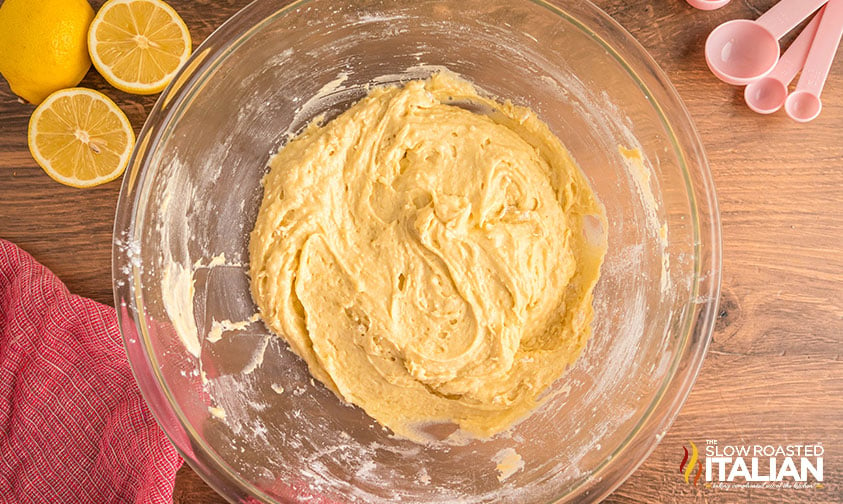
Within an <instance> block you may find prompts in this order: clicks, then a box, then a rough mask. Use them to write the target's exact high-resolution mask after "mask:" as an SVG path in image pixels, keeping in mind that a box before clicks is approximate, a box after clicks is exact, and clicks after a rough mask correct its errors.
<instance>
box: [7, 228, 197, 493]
mask: <svg viewBox="0 0 843 504" xmlns="http://www.w3.org/2000/svg"><path fill="white" fill-rule="evenodd" d="M181 463H182V461H181V458H180V457H179V456H178V454H177V453H176V450H175V448H174V447H173V445H172V444H170V442H169V441H168V440H167V438H166V437H165V436H164V433H163V432H162V431H161V429H160V428H159V427H158V424H156V423H155V420H154V419H153V418H152V415H151V414H150V413H149V410H148V409H147V407H146V405H145V404H144V402H143V398H142V397H141V394H140V391H139V390H138V387H137V385H136V384H135V381H134V378H133V377H132V372H131V369H130V368H129V362H128V360H127V359H126V353H125V351H124V350H123V345H122V342H121V339H120V332H119V330H118V327H117V316H116V314H115V310H114V308H111V307H108V306H104V305H101V304H99V303H96V302H94V301H92V300H90V299H85V298H82V297H79V296H74V295H71V294H70V293H69V292H68V290H67V288H66V287H65V286H64V284H63V283H62V282H61V281H60V280H59V279H58V278H56V276H55V275H53V274H52V273H51V272H50V271H49V270H48V269H47V268H45V267H44V266H42V265H41V264H39V263H38V262H36V261H35V260H34V259H33V258H32V256H30V255H29V254H27V253H26V252H24V251H23V250H21V249H20V248H18V247H17V246H15V245H13V244H12V243H10V242H8V241H5V240H2V239H0V503H2V504H11V503H16V504H17V503H45V504H46V503H49V504H63V503H76V502H79V503H86V504H88V503H105V502H108V503H123V502H136V503H165V502H166V503H168V504H169V503H172V502H173V496H172V495H173V483H174V481H175V476H176V471H177V470H178V468H179V466H181Z"/></svg>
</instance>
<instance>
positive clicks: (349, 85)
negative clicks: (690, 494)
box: [114, 0, 720, 504]
mask: <svg viewBox="0 0 843 504" xmlns="http://www.w3.org/2000/svg"><path fill="white" fill-rule="evenodd" d="M443 67H444V68H447V69H449V70H450V71H452V72H455V73H457V74H459V75H461V76H463V77H464V78H466V79H468V80H470V81H471V82H473V83H475V84H476V85H477V86H479V87H480V88H481V89H482V90H484V91H485V92H486V93H489V94H491V95H494V96H498V97H501V98H505V99H510V100H512V101H513V102H514V103H516V104H519V105H524V106H528V107H530V108H532V109H533V110H534V111H536V112H537V113H538V115H539V116H540V117H541V118H542V119H543V120H544V121H545V122H547V124H548V125H549V126H550V128H551V129H552V130H553V131H554V132H555V133H556V134H557V135H558V136H559V138H561V139H562V141H563V142H564V143H565V144H566V145H567V147H568V149H569V150H570V152H571V153H572V154H573V156H574V158H575V159H576V160H577V161H578V163H579V164H580V166H581V167H582V170H583V171H584V173H585V175H586V177H587V179H588V180H589V182H590V183H591V185H592V187H593V188H594V190H595V191H596V193H597V195H598V196H599V198H600V200H601V201H602V202H603V204H604V205H605V207H606V213H607V217H608V229H607V230H605V232H606V234H607V236H608V244H609V247H608V253H607V255H606V260H605V263H604V265H603V268H602V277H601V280H600V282H599V284H598V287H597V290H596V294H595V295H596V297H595V301H594V303H595V310H596V316H595V319H594V324H593V328H594V334H593V337H592V339H591V340H590V341H589V343H588V345H587V347H586V350H585V351H584V352H583V354H582V356H581V357H580V359H579V360H578V361H577V362H576V364H575V365H574V366H572V367H571V369H570V370H569V371H568V372H567V374H566V375H565V376H564V377H563V378H562V379H560V380H559V381H558V382H557V383H556V384H555V386H554V389H555V394H553V395H552V396H551V399H549V400H548V401H547V402H546V403H545V404H544V405H543V406H542V407H540V408H539V409H538V410H537V411H536V412H535V413H533V414H532V415H531V416H529V417H528V418H527V419H526V420H524V421H523V422H521V423H520V424H518V425H517V426H515V427H514V428H512V429H511V430H510V431H508V432H506V433H504V434H502V435H498V436H496V437H495V438H493V439H489V440H472V439H462V441H461V442H457V441H455V440H454V439H452V438H451V439H449V440H446V441H442V442H436V443H431V444H428V445H421V444H416V443H414V442H411V441H408V440H404V439H399V438H395V437H394V436H392V435H391V434H390V433H389V432H388V431H386V430H385V429H383V428H381V427H380V426H378V425H377V424H376V423H375V422H374V421H373V420H372V419H370V418H369V417H368V416H367V415H366V414H365V413H363V412H362V411H361V410H359V409H357V408H354V407H351V406H347V405H344V404H342V403H341V402H340V401H339V400H338V399H337V398H336V397H335V396H334V394H332V393H331V392H330V391H328V390H327V389H326V388H325V387H324V386H322V385H321V384H320V383H318V382H316V383H315V382H314V381H313V380H312V379H311V378H310V375H309V373H308V371H307V369H306V367H305V365H304V364H303V362H302V361H301V360H300V359H298V358H297V357H296V356H295V355H293V354H292V353H291V352H290V351H289V350H288V349H287V347H286V344H285V343H284V342H283V341H282V340H280V339H279V338H277V337H274V336H272V335H270V334H269V333H268V332H267V330H266V329H265V328H264V327H263V325H262V324H261V323H260V322H259V321H258V322H252V321H253V320H254V319H253V318H251V317H252V315H253V314H254V311H255V307H254V306H253V304H252V301H251V297H250V294H249V282H248V277H247V274H246V272H247V266H246V265H247V262H248V254H247V248H246V247H247V239H248V233H249V231H250V230H251V228H252V225H253V222H254V219H255V216H256V212H257V209H258V205H259V203H260V200H261V196H262V189H261V185H260V180H261V177H262V176H263V174H264V173H265V171H266V168H265V167H266V165H267V161H268V159H269V157H270V155H271V154H272V153H273V152H275V151H276V150H277V149H278V148H279V146H281V145H282V144H283V143H284V142H285V141H286V139H287V138H288V136H287V135H288V134H289V133H294V132H296V131H298V130H300V129H301V128H302V127H303V125H305V124H306V123H307V122H309V121H310V120H311V119H312V118H313V117H315V116H317V115H319V114H326V116H327V117H329V118H330V117H332V116H335V115H336V114H338V113H339V112H341V111H342V110H344V109H345V108H346V107H348V106H349V104H350V103H353V102H354V101H355V100H357V99H359V98H361V97H362V96H364V95H365V93H366V90H367V87H368V86H370V85H373V84H389V83H396V82H400V81H405V80H408V79H412V78H423V77H426V76H427V75H430V74H431V73H433V72H435V71H437V70H438V69H441V68H443ZM114 239H115V244H114V292H115V302H116V306H117V309H118V312H119V315H120V324H121V329H122V331H123V336H124V340H125V344H126V349H127V352H128V356H129V359H130V361H131V363H132V367H133V369H134V372H135V376H136V378H137V380H138V383H139V384H140V387H141V390H142V391H143V394H144V396H145V398H146V400H147V402H148V403H149V406H150V408H151V410H152V411H153V413H154V414H155V416H156V418H157V419H158V421H159V423H160V424H161V426H162V427H163V429H164V431H165V432H166V433H167V434H168V436H169V437H170V439H171V440H172V442H173V444H175V446H176V447H177V448H178V450H179V451H180V452H181V453H182V454H183V456H184V458H185V460H186V461H187V463H188V464H190V465H191V466H192V467H193V469H194V470H195V471H196V472H197V473H199V474H200V475H201V476H202V477H203V478H204V479H205V480H206V481H207V482H208V483H209V484H211V485H212V486H213V487H214V488H215V489H217V490H218V491H219V492H220V493H221V494H223V495H225V496H226V497H227V498H229V499H230V500H232V502H256V501H266V502H295V501H308V502H395V501H398V500H399V499H400V500H401V501H404V502H430V503H432V502H443V501H447V502H454V501H458V502H466V503H469V502H471V503H474V502H512V503H519V504H523V503H531V502H549V501H555V500H560V501H565V502H567V501H590V500H597V499H600V498H602V497H603V496H605V495H607V494H608V493H609V492H611V491H612V490H613V489H614V488H616V487H617V486H618V485H619V484H620V483H621V482H622V481H623V480H624V479H625V478H626V477H627V476H629V475H630V474H631V473H632V472H633V471H634V470H635V469H636V468H637V467H638V465H639V464H640V463H641V462H642V461H643V460H644V458H645V457H646V456H647V455H648V454H649V452H650V451H651V450H652V449H653V448H654V447H655V445H656V444H657V443H658V441H659V440H660V439H661V438H662V436H663V435H664V434H665V431H666V430H667V428H668V427H669V425H670V424H671V422H672V420H673V419H674V417H675V416H676V414H677V412H678V411H679V408H680V407H681V405H682V403H683V401H684V400H685V398H686V396H687V395H688V392H689V390H690V388H691V386H692V384H693V382H694V380H695V378H696V375H697V373H698V371H699V369H700V366H701V364H702V361H703V357H704V355H705V352H706V348H707V345H708V342H709V339H710V335H711V331H712V326H713V322H714V316H715V311H716V305H717V299H718V291H719V285H720V226H719V220H718V213H717V205H716V200H715V194H714V189H713V186H712V182H711V177H710V173H709V170H708V166H707V162H706V159H705V155H704V153H703V149H702V146H701V145H700V140H699V137H698V136H697V133H696V131H695V129H694V126H693V124H692V122H691V120H690V118H689V117H688V113H687V111H686V110H685V108H684V107H683V105H682V102H681V101H680V99H679V97H678V96H677V94H676V91H675V90H674V89H673V87H672V86H671V85H670V83H669V82H668V80H667V78H666V77H665V75H664V74H663V73H662V72H661V71H660V70H659V68H658V67H657V65H656V64H655V63H654V62H653V60H652V59H651V58H650V57H649V56H648V55H647V54H646V53H645V51H644V50H643V48H642V47H641V46H640V45H639V44H637V43H636V42H635V40H633V38H632V37H631V36H630V35H629V34H628V33H626V32H625V31H624V30H623V29H622V28H621V27H620V26H619V25H618V24H616V23H615V22H614V21H612V20H611V19H610V18H609V17H608V16H606V15H605V14H604V13H602V12H601V11H600V10H598V9H597V8H596V7H594V6H593V5H591V4H589V3H587V2H582V1H580V0H576V1H568V2H561V1H559V2H552V3H548V2H544V1H540V0H536V1H527V0H445V1H439V0H437V1H431V0H389V1H380V0H362V1H361V0H345V1H343V0H310V1H299V2H295V3H292V4H289V5H286V6H283V7H282V6H280V5H279V2H277V1H276V0H258V1H257V2H255V3H253V4H251V5H249V6H248V7H246V8H245V9H244V10H243V11H241V12H240V13H239V14H237V15H236V16H234V17H233V18H232V19H231V20H230V21H228V22H227V23H225V24H224V25H223V26H222V27H221V28H220V29H218V30H217V31H216V32H215V33H214V34H213V35H211V36H210V37H209V38H208V40H207V41H206V42H205V43H204V44H202V45H201V46H200V47H199V48H198V49H197V50H196V52H195V54H194V55H193V57H192V58H191V60H190V61H189V63H188V64H187V65H186V66H185V67H184V69H183V70H182V71H181V73H180V74H179V75H178V77H177V78H176V80H175V81H174V83H173V84H172V85H171V86H170V87H169V88H168V89H167V90H166V91H165V92H164V93H163V94H162V96H161V97H160V99H159V100H158V103H157V104H156V106H155V108H154V109H153V110H152V113H151V114H150V116H149V120H148V121H147V123H146V125H145V126H144V128H143V131H142V132H141V134H140V136H139V137H138V143H137V147H136V149H135V153H134V156H133V157H132V160H131V163H130V166H129V169H128V170H127V173H126V176H125V179H124V183H123V189H122V193H121V195H120V201H119V204H118V209H117V219H116V224H115V235H114ZM499 462H500V463H501V465H500V467H499V464H498V463H499Z"/></svg>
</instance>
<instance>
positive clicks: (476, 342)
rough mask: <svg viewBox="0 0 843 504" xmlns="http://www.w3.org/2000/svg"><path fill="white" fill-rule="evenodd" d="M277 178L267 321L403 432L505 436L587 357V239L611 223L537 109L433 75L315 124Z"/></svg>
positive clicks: (257, 267) (266, 218)
mask: <svg viewBox="0 0 843 504" xmlns="http://www.w3.org/2000/svg"><path fill="white" fill-rule="evenodd" d="M465 103H469V104H471V107H470V108H479V109H482V110H488V113H485V114H480V113H476V112H474V111H472V110H468V109H467V108H469V107H460V106H456V105H455V104H465ZM270 166H271V171H270V172H269V174H268V175H267V177H266V179H265V181H264V184H265V192H264V196H263V202H262V205H261V208H260V211H259V214H258V218H257V222H256V224H255V228H254V230H253V231H252V234H251V241H250V247H249V251H250V258H251V270H250V273H251V279H252V294H253V297H254V299H255V301H256V303H257V305H258V307H259V309H260V313H261V314H262V317H263V319H264V321H265V322H266V323H267V325H268V326H269V327H270V328H271V329H272V330H273V331H274V332H276V333H277V334H279V335H281V336H283V337H284V339H286V340H287V341H288V342H289V344H290V346H291V347H292V349H293V350H294V351H295V352H296V353H297V354H298V355H299V356H301V357H303V358H304V359H305V360H306V361H307V363H308V366H309V369H310V371H311V373H312V375H313V376H314V377H315V378H317V379H319V380H320V381H321V382H322V383H324V384H325V385H327V386H328V387H329V388H331V390H333V391H334V392H335V393H337V394H338V395H339V396H340V397H341V398H343V399H344V400H346V401H347V402H350V403H353V404H356V405H358V406H360V407H362V408H363V409H364V410H365V411H366V412H367V413H368V414H369V415H371V416H372V417H374V418H375V419H376V420H378V421H379V422H380V423H381V424H382V425H385V426H387V427H389V428H391V429H392V430H393V431H394V432H395V433H397V434H400V435H403V436H406V437H410V438H419V437H421V436H420V435H419V427H422V426H424V425H425V424H428V423H430V422H452V423H454V424H457V425H458V426H459V427H460V428H461V429H462V430H463V431H465V432H468V433H471V434H474V435H478V436H490V435H494V434H496V433H499V432H501V431H502V430H505V429H506V428H507V427H509V426H510V425H512V423H513V422H514V421H516V420H518V419H519V418H521V417H523V416H524V415H525V414H526V413H528V412H529V411H530V410H532V409H533V408H534V407H535V406H536V405H537V404H538V402H539V401H538V398H539V396H540V395H541V394H542V392H544V391H545V390H546V389H547V387H548V386H549V385H550V384H551V383H552V382H553V381H555V380H556V379H557V378H559V377H560V376H561V375H562V374H563V372H564V371H565V369H566V366H567V365H568V364H570V363H573V362H574V360H575V359H576V358H577V356H578V355H579V353H580V351H581V350H582V348H583V346H584V345H585V342H586V340H587V339H588V336H589V334H590V331H591V329H590V322H591V319H592V315H593V310H592V291H593V289H594V286H595V284H596V282H597V279H598V276H599V270H600V264H601V262H602V260H603V256H604V253H605V240H602V239H601V240H598V241H597V242H596V243H595V242H593V241H589V234H588V233H587V230H586V229H585V227H586V225H587V224H588V223H589V222H591V223H592V225H601V224H602V225H603V227H604V228H605V224H604V222H605V217H604V213H603V210H602V207H601V205H600V204H599V203H598V201H597V200H596V198H595V196H594V194H593V192H592V190H591V188H590V187H589V185H588V183H587V182H586V181H585V179H584V177H583V176H582V174H581V173H580V171H579V168H578V167H577V166H576V164H575V163H574V162H573V160H572V159H571V157H570V156H569V154H568V152H567V151H566V150H565V148H564V146H563V145H562V143H561V142H560V141H559V139H558V138H557V137H556V136H555V135H553V133H551V131H550V130H549V129H548V127H547V126H546V125H545V124H544V123H543V122H541V121H540V120H539V119H538V118H537V117H536V115H535V114H534V113H533V112H532V111H530V110H529V109H526V108H523V107H516V106H513V105H512V104H510V103H503V104H501V103H498V102H496V101H494V100H491V99H488V98H485V97H482V96H480V95H478V93H477V92H476V90H475V89H474V87H473V86H472V85H471V84H470V83H468V82H466V81H463V80H461V79H459V78H457V77H455V76H452V75H449V74H447V73H439V74H435V75H433V76H432V77H431V78H429V79H427V80H426V81H420V80H418V81H412V82H409V83H407V84H406V85H405V86H403V87H397V86H391V87H385V88H383V87H382V88H374V89H373V90H372V91H371V92H370V93H369V95H368V96H367V97H366V98H364V99H363V100H361V101H360V102H358V103H357V104H355V105H354V106H352V107H351V108H350V109H349V110H347V111H346V112H344V113H343V114H341V115H340V116H339V117H337V118H335V119H333V120H332V121H330V122H328V123H327V124H325V125H320V124H319V122H318V121H314V122H312V123H311V124H310V125H309V126H308V127H307V128H306V129H305V131H304V132H303V133H302V134H301V135H300V136H298V137H297V138H295V139H293V140H292V141H290V142H289V143H288V144H287V145H285V146H284V147H283V148H282V149H281V150H280V151H279V152H278V154H277V155H276V156H274V157H273V159H272V160H271V162H270ZM600 236H602V234H600Z"/></svg>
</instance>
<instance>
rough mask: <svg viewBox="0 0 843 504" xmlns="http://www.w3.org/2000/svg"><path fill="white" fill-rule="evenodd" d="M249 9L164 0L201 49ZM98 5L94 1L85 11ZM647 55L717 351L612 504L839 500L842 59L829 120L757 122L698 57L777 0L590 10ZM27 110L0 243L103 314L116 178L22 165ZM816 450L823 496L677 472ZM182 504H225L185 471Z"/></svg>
mask: <svg viewBox="0 0 843 504" xmlns="http://www.w3.org/2000/svg"><path fill="white" fill-rule="evenodd" d="M248 1H249V0H216V1H214V0H170V3H171V4H172V5H173V6H174V7H175V8H176V10H178V11H179V12H180V13H181V14H182V16H183V17H184V19H185V21H186V22H187V24H188V26H189V28H190V31H191V33H192V35H193V39H194V43H195V45H198V44H199V43H200V42H201V41H202V40H204V38H205V37H207V36H208V35H209V34H210V33H211V31H212V30H213V29H214V28H215V27H217V26H218V25H219V24H220V23H222V22H223V21H224V20H225V19H227V18H228V17H229V16H230V15H232V14H234V13H235V12H236V11H237V10H238V9H240V8H242V7H244V6H245V5H246V4H247V3H248ZM92 3H93V4H94V7H95V8H97V7H99V6H100V5H101V3H102V1H101V0H94V1H93V2H92ZM596 3H597V4H598V5H599V6H600V7H602V8H603V9H605V10H606V11H607V12H608V13H609V14H611V15H612V16H613V17H614V18H615V19H616V20H617V21H618V22H620V23H621V24H622V25H623V26H625V27H626V28H627V29H628V30H629V31H630V32H631V33H632V34H633V35H635V36H636V37H637V38H638V40H640V41H641V43H642V44H643V45H644V46H645V47H646V48H647V49H648V50H649V51H650V52H651V54H652V55H653V56H654V58H655V59H656V61H658V62H659V63H660V64H661V66H662V67H663V68H664V70H665V71H666V72H667V74H668V75H669V76H670V78H671V79H672V80H673V83H674V84H675V86H676V88H677V89H678V90H679V93H680V94H681V95H682V97H683V98H684V99H685V103H686V104H687V106H688V108H689V110H690V112H691V115H692V116H693V117H694V119H695V120H696V123H697V126H698V128H699V130H700V133H701V135H702V138H703V141H704V143H705V146H706V149H707V152H708V156H709V159H710V161H711V169H712V172H713V176H714V181H715V184H716V186H717V192H718V196H719V202H720V209H721V214H722V221H723V223H722V225H723V246H724V250H723V291H722V297H721V300H720V312H719V317H718V322H717V326H716V331H715V334H714V341H713V342H712V344H711V349H710V350H709V353H708V357H707V358H706V361H705V364H704V366H703V369H702V373H701V375H700V377H699V380H698V381H697V383H696V386H695V387H694V389H693V392H692V393H691V396H690V398H689V399H688V402H687V403H686V404H685V406H684V408H683V409H682V412H681V414H680V415H679V417H678V419H677V420H676V422H675V423H674V425H673V427H672V428H671V429H670V431H669V432H668V434H667V435H666V436H665V438H664V439H663V441H662V442H661V444H660V445H659V446H658V447H657V448H656V450H655V451H654V452H653V454H652V455H651V456H650V457H649V459H648V460H647V461H646V462H644V464H643V465H642V466H641V467H640V468H639V469H638V470H637V471H636V472H635V473H634V474H633V475H632V476H631V477H630V478H629V479H628V480H627V481H626V483H624V484H623V485H622V486H621V487H620V488H619V489H618V490H617V491H616V492H615V493H614V494H613V495H612V496H611V497H609V499H608V502H613V503H628V502H713V503H720V502H723V503H725V502H742V501H749V500H752V501H754V502H843V362H841V352H842V351H843V252H841V250H843V221H841V219H842V218H843V131H841V130H843V61H841V60H843V58H840V57H838V59H837V64H836V66H835V67H834V68H833V70H832V74H831V76H830V78H829V80H828V85H827V88H826V93H825V95H824V96H823V99H824V104H823V105H824V107H823V113H822V115H821V116H820V117H819V119H817V120H816V121H814V122H813V123H811V124H808V125H799V124H796V123H794V122H792V121H790V120H789V119H787V118H786V117H785V116H784V115H783V114H782V113H778V114H776V115H773V116H769V117H767V116H759V115H755V114H753V113H751V112H750V111H749V110H748V109H747V108H746V106H745V105H744V104H743V101H742V96H743V95H742V92H741V91H740V90H739V89H737V88H733V87H730V86H727V85H725V84H722V83H720V82H719V81H717V80H715V79H714V78H713V77H712V75H711V74H710V73H709V72H708V70H707V69H706V66H705V63H704V61H703V55H702V45H703V42H704V39H705V37H706V35H707V34H708V33H709V31H710V30H711V29H712V28H713V27H714V26H715V25H717V24H719V23H720V22H722V21H724V20H727V19H731V18H739V17H756V16H757V15H759V14H760V13H762V12H763V11H764V10H766V9H767V8H769V7H770V6H771V5H772V4H773V3H774V0H735V1H734V2H732V4H730V5H728V6H727V7H725V8H723V9H721V10H719V11H713V12H702V11H696V10H694V9H691V8H690V7H688V6H687V4H686V3H685V2H683V1H681V0H657V1H652V2H642V1H639V0H598V1H597V2H596ZM82 85H83V86H87V87H92V88H95V89H99V90H101V91H103V92H104V93H106V94H107V95H109V96H110V97H112V98H113V99H115V100H116V102H117V103H118V104H119V105H120V106H121V107H122V108H123V110H124V111H125V112H126V113H127V114H128V116H129V119H130V120H131V122H132V124H133V125H134V126H135V129H136V130H139V129H140V127H141V125H142V124H143V121H144V119H145V118H146V115H147V113H148V112H149V110H150V109H151V107H152V105H153V103H154V101H155V99H156V97H155V96H152V97H139V96H132V95H128V94H125V93H122V92H119V91H117V90H115V89H113V88H111V87H109V86H108V85H106V83H105V82H104V80H103V79H102V78H101V77H100V76H99V75H97V74H96V73H95V72H94V71H93V70H92V71H91V72H90V73H89V74H88V76H87V77H86V78H85V80H84V81H83V82H82ZM32 110H33V107H32V106H30V105H24V104H21V103H19V102H18V101H17V100H16V98H15V96H13V95H12V93H11V92H10V91H9V88H8V86H7V85H6V83H5V82H2V83H0V237H2V238H5V239H8V240H11V241H13V242H15V243H17V244H18V245H20V246H21V247H23V248H24V249H25V250H27V251H29V252H30V253H31V254H32V255H33V256H35V258H36V259H38V260H39V261H41V262H42V263H44V264H45V265H46V266H48V267H49V268H51V269H52V270H53V271H54V272H55V273H56V274H57V275H58V276H59V277H60V278H61V279H62V280H64V281H65V282H66V283H67V285H68V287H69V288H70V289H71V290H72V291H74V292H75V293H78V294H81V295H83V296H87V297H90V298H93V299H95V300H97V301H100V302H102V303H108V304H112V303H113V301H112V292H111V278H110V257H111V229H112V221H113V217H114V208H115V204H116V201H117V195H118V192H119V190H120V182H119V181H115V182H111V183H109V184H106V185H104V186H101V187H99V188H95V189H89V190H77V189H72V188H69V187H64V186H62V185H59V184H58V183H55V182H53V181H52V180H51V179H50V178H48V177H47V176H46V175H45V174H44V173H43V172H42V171H41V169H39V168H38V167H37V166H36V164H35V162H34V161H33V160H32V159H31V158H30V155H29V152H28V150H27V146H26V128H27V121H28V118H29V115H30V113H31V112H32ZM712 439H714V440H718V441H719V442H720V443H721V444H743V443H748V444H755V443H759V444H788V443H822V444H823V446H824V448H825V465H824V476H825V478H824V479H825V482H824V488H810V489H780V490H757V489H754V490H753V489H742V490H731V491H727V490H720V489H715V488H707V489H701V488H695V487H693V486H691V485H687V484H685V483H684V481H682V480H681V478H680V476H679V474H678V465H679V463H680V461H681V456H682V454H683V450H682V447H683V445H686V444H687V442H688V441H695V442H697V443H705V440H712ZM173 499H174V501H175V502H178V503H221V502H224V500H223V499H222V498H221V497H219V496H217V495H216V494H215V493H214V492H213V490H211V489H210V488H209V487H207V486H206V485H205V484H204V483H203V482H202V480H200V479H199V478H198V477H197V476H196V475H195V474H194V473H193V472H192V471H191V470H190V469H189V468H188V467H187V466H184V467H183V468H182V469H181V470H180V471H179V473H178V477H177V480H176V490H175V494H174V497H173Z"/></svg>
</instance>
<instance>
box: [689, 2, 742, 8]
mask: <svg viewBox="0 0 843 504" xmlns="http://www.w3.org/2000/svg"><path fill="white" fill-rule="evenodd" d="M730 1H731V0H688V3H689V4H691V5H692V6H693V7H696V8H697V9H699V10H714V9H719V8H720V7H723V6H724V5H726V4H727V3H729V2H730Z"/></svg>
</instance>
